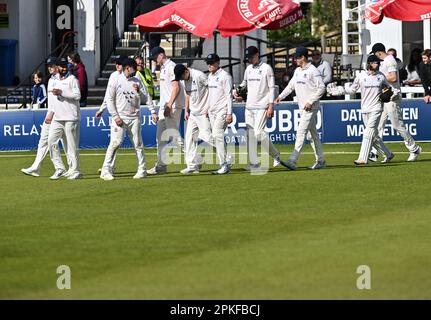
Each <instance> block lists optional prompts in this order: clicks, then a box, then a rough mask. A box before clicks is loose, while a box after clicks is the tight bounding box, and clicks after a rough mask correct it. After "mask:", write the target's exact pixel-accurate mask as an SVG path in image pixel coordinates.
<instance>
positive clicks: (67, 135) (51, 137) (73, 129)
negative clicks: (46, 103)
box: [48, 120, 80, 175]
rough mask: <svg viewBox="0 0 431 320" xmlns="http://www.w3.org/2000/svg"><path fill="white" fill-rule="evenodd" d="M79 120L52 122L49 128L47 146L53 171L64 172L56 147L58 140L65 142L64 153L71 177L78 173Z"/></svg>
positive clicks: (57, 147)
mask: <svg viewBox="0 0 431 320" xmlns="http://www.w3.org/2000/svg"><path fill="white" fill-rule="evenodd" d="M79 125H80V123H79V120H77V121H58V120H53V121H52V122H51V126H50V128H49V134H48V146H49V154H50V156H51V161H52V163H53V164H54V167H55V170H60V169H61V170H65V167H64V164H63V161H62V160H61V154H60V150H59V146H58V142H59V141H60V139H63V141H64V142H65V152H66V156H67V160H68V164H69V172H70V174H71V175H73V174H76V173H80V167H79Z"/></svg>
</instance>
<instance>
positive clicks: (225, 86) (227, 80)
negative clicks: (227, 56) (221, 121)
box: [223, 75, 233, 124]
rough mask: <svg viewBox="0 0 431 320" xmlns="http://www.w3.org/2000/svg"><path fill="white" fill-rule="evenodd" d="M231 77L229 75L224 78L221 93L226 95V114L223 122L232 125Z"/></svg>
mask: <svg viewBox="0 0 431 320" xmlns="http://www.w3.org/2000/svg"><path fill="white" fill-rule="evenodd" d="M232 87H233V84H232V77H231V75H228V76H227V77H226V78H225V81H224V83H223V93H224V94H225V95H226V97H227V113H226V118H225V121H226V122H227V123H228V124H229V123H232V121H233V119H232Z"/></svg>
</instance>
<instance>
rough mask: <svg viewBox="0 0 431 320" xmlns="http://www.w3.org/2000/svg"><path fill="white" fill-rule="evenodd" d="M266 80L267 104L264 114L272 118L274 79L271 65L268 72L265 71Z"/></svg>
mask: <svg viewBox="0 0 431 320" xmlns="http://www.w3.org/2000/svg"><path fill="white" fill-rule="evenodd" d="M266 81H267V83H268V89H269V90H268V95H267V99H268V101H269V102H268V106H267V111H266V115H267V117H268V118H272V117H273V116H274V100H275V80H274V71H273V70H272V68H271V67H269V68H268V72H267V73H266Z"/></svg>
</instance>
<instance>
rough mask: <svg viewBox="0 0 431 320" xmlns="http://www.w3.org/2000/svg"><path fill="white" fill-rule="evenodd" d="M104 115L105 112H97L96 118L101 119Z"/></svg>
mask: <svg viewBox="0 0 431 320" xmlns="http://www.w3.org/2000/svg"><path fill="white" fill-rule="evenodd" d="M102 114H103V111H97V112H96V118H97V119H99V118H100V117H101V116H102Z"/></svg>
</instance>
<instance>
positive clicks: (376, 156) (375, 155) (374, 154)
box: [368, 152, 379, 162]
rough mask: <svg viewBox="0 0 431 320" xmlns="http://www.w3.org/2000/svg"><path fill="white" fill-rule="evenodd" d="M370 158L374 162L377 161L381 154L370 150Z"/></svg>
mask: <svg viewBox="0 0 431 320" xmlns="http://www.w3.org/2000/svg"><path fill="white" fill-rule="evenodd" d="M368 160H370V161H372V162H376V161H377V160H379V155H378V154H377V153H374V152H370V155H369V157H368Z"/></svg>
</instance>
